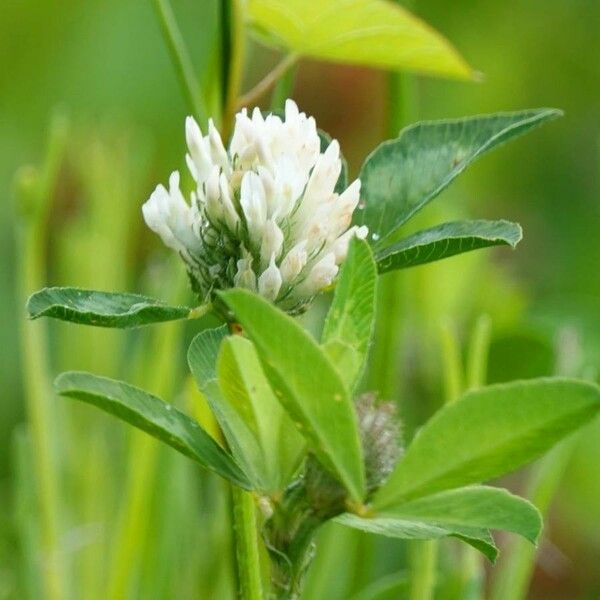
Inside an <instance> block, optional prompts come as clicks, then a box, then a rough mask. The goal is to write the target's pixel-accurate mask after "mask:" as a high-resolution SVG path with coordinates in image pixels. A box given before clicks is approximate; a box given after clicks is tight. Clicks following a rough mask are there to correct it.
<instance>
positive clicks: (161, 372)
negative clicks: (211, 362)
mask: <svg viewBox="0 0 600 600" xmlns="http://www.w3.org/2000/svg"><path fill="white" fill-rule="evenodd" d="M184 281H185V279H184V277H183V276H179V274H178V278H177V280H176V282H174V283H173V284H172V288H173V289H174V290H175V292H174V294H173V298H174V299H177V300H178V299H179V297H180V296H181V291H182V288H183V287H184ZM155 331H156V334H155V335H156V338H155V340H154V343H153V344H152V346H151V347H152V348H153V349H154V350H153V351H152V352H151V353H149V354H147V355H145V363H144V373H145V377H144V383H143V387H144V388H145V389H148V390H149V391H151V392H153V393H155V394H157V395H158V396H160V397H163V398H164V397H166V396H168V395H170V394H171V392H172V390H173V387H174V381H175V374H176V370H177V367H176V364H177V363H176V361H175V360H174V357H175V356H176V355H177V347H178V345H179V342H180V338H181V332H182V328H181V323H168V324H163V325H162V326H161V327H160V328H157V329H156V330H155ZM159 450H160V445H159V444H158V442H156V441H155V440H154V439H153V438H151V437H150V436H148V435H147V434H145V433H141V432H137V431H133V432H132V439H131V446H130V450H129V461H128V466H127V473H128V480H127V483H126V486H125V491H124V493H123V499H122V503H121V513H120V518H119V521H118V529H117V532H116V534H115V537H114V540H115V541H114V550H113V555H112V558H111V561H110V566H109V571H108V572H109V581H108V592H107V595H106V597H107V598H109V599H111V600H121V599H122V598H125V597H127V594H128V593H129V591H130V588H131V586H132V585H133V581H134V579H135V577H134V575H135V572H136V558H137V557H138V556H139V555H140V554H141V552H142V549H143V547H144V544H145V542H146V539H147V530H148V521H149V519H150V504H151V498H152V489H153V486H154V484H155V480H156V468H157V463H158V453H159Z"/></svg>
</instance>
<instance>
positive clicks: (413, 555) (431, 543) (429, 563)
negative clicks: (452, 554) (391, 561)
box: [409, 540, 438, 600]
mask: <svg viewBox="0 0 600 600" xmlns="http://www.w3.org/2000/svg"><path fill="white" fill-rule="evenodd" d="M437 554H438V543H437V541H436V540H415V541H413V542H411V544H410V564H411V572H410V591H409V598H410V600H430V599H431V598H433V591H434V588H435V579H436V577H435V565H436V563H437Z"/></svg>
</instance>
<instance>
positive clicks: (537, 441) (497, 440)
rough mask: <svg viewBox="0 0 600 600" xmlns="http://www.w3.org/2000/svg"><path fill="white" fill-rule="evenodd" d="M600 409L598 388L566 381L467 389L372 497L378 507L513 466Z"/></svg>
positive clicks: (483, 478)
mask: <svg viewBox="0 0 600 600" xmlns="http://www.w3.org/2000/svg"><path fill="white" fill-rule="evenodd" d="M599 410H600V388H599V387H598V386H595V385H593V384H589V383H584V382H580V381H573V380H568V379H537V380H536V379H534V380H530V381H517V382H512V383H507V384H502V385H494V386H489V387H487V388H482V389H480V390H476V391H472V392H468V393H467V394H466V395H465V396H464V397H463V398H462V399H460V400H459V401H457V402H454V403H452V404H449V405H446V406H444V407H443V408H442V409H441V410H439V411H438V412H437V413H436V414H435V415H434V416H433V417H432V418H431V419H430V420H429V421H428V422H427V423H426V424H425V425H424V426H423V428H422V429H421V430H420V431H419V432H418V433H417V435H416V436H415V438H414V440H413V442H412V443H411V445H410V446H409V448H408V450H407V451H406V454H405V456H404V457H403V458H402V459H401V460H400V462H399V463H398V465H397V466H396V468H395V470H394V472H393V473H392V475H391V476H390V478H389V479H388V481H387V482H386V484H385V485H384V486H383V487H382V488H381V489H380V490H379V491H378V492H377V494H376V495H375V498H374V502H373V504H374V507H375V510H376V511H378V512H381V511H383V510H385V509H387V508H389V507H390V506H394V505H397V504H398V503H400V502H405V501H408V500H411V499H414V498H419V497H421V496H426V495H429V494H433V493H435V492H438V491H442V490H447V489H452V488H456V487H460V486H464V485H469V484H472V483H480V482H482V481H486V480H489V479H492V478H494V477H499V476H501V475H504V474H506V473H509V472H511V471H514V470H515V469H517V468H518V467H520V466H522V465H524V464H526V463H528V462H530V461H532V460H533V459H535V458H537V457H538V456H540V455H541V454H542V453H544V452H545V451H546V450H548V449H549V448H550V447H551V446H552V445H554V444H555V443H556V442H558V441H559V440H560V439H561V438H563V437H565V436H566V435H567V434H569V433H570V432H572V431H574V430H575V429H577V428H578V427H580V426H581V425H582V424H583V423H586V422H587V421H589V420H591V419H592V418H593V417H594V416H595V415H596V414H597V413H598V411H599Z"/></svg>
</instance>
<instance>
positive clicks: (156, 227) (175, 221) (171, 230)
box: [142, 171, 200, 254]
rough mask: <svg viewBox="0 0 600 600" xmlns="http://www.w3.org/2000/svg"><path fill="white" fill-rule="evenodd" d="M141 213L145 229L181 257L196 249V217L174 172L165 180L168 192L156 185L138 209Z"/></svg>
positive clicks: (198, 243) (197, 245)
mask: <svg viewBox="0 0 600 600" xmlns="http://www.w3.org/2000/svg"><path fill="white" fill-rule="evenodd" d="M142 213H143V215H144V220H145V221H146V224H147V225H148V227H150V229H152V231H154V232H155V233H157V234H158V235H159V236H160V237H161V239H162V240H163V242H164V244H165V245H166V246H168V247H169V248H172V249H173V250H175V251H177V252H180V253H184V254H187V253H189V252H192V253H193V252H195V251H197V250H198V249H199V248H200V240H199V238H198V236H197V235H196V231H197V230H198V226H199V225H200V223H199V222H198V219H199V215H198V213H197V211H195V210H193V209H192V207H190V206H189V205H188V203H187V202H186V201H185V199H184V198H183V195H182V193H181V190H180V189H179V173H178V172H177V171H175V172H173V173H172V174H171V176H170V177H169V190H168V191H167V189H166V188H165V187H164V186H162V185H158V186H157V187H156V189H155V190H154V192H152V194H151V195H150V198H149V199H148V201H147V202H145V203H144V205H143V206H142Z"/></svg>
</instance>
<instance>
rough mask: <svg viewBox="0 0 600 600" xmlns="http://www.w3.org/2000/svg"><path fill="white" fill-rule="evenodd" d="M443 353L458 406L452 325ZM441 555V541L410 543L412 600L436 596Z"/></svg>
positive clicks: (447, 389)
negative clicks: (438, 563)
mask: <svg viewBox="0 0 600 600" xmlns="http://www.w3.org/2000/svg"><path fill="white" fill-rule="evenodd" d="M440 342H441V344H440V345H441V350H442V377H443V382H444V385H443V387H444V401H445V403H446V404H450V403H451V402H456V400H457V399H458V398H459V397H460V395H461V394H462V391H463V379H464V376H463V368H462V361H461V356H460V344H459V341H458V336H457V335H456V331H455V329H454V327H453V326H452V325H451V323H449V322H445V323H443V324H442V326H441V328H440ZM438 552H439V542H438V541H437V540H424V541H414V542H410V543H409V563H410V585H409V598H410V600H430V599H431V598H433V596H434V589H435V584H436V565H437V556H438Z"/></svg>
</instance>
